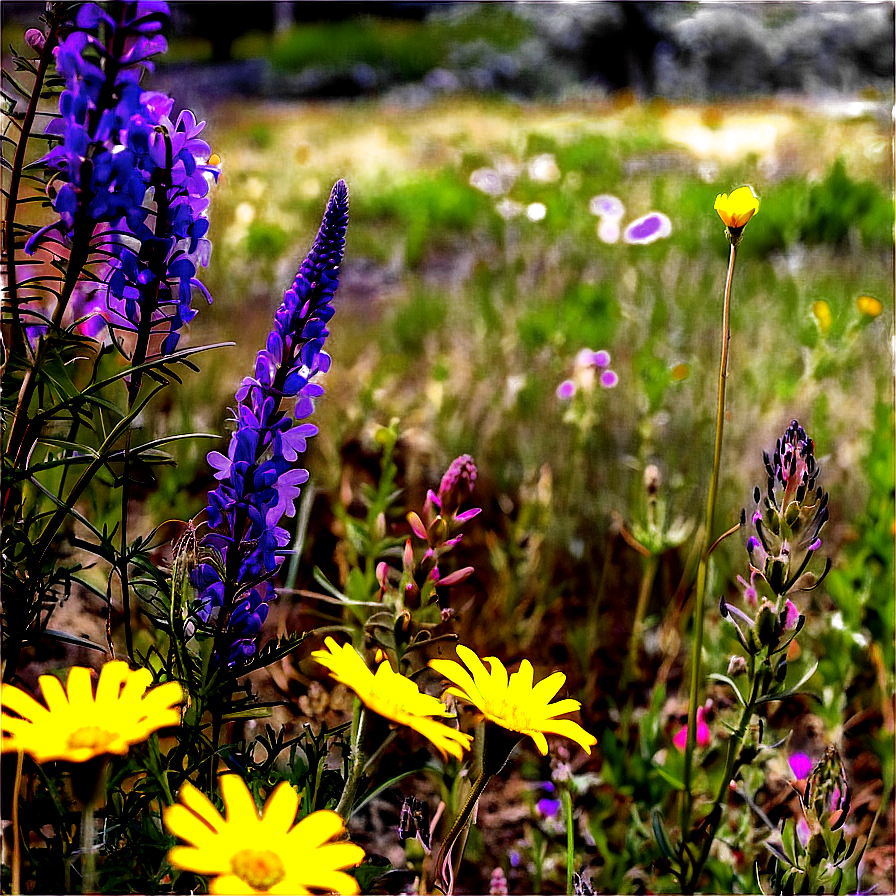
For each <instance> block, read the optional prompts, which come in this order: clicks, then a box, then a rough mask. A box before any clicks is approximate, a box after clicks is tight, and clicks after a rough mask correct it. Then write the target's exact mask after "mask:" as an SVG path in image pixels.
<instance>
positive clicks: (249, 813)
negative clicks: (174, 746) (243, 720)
mask: <svg viewBox="0 0 896 896" xmlns="http://www.w3.org/2000/svg"><path fill="white" fill-rule="evenodd" d="M219 784H220V787H221V794H222V797H223V799H224V802H225V805H226V806H227V820H226V822H224V820H223V819H222V818H221V816H220V814H219V813H218V810H217V809H215V807H214V806H213V805H212V803H211V801H210V800H209V799H208V798H207V797H204V796H203V797H199V796H197V795H198V793H199V792H198V791H197V790H196V789H195V788H194V787H192V785H184V787H183V788H182V789H181V792H180V799H181V801H184V800H185V799H186V800H188V801H189V805H183V804H178V805H175V806H173V807H171V808H170V809H167V810H165V812H163V816H162V817H163V821H164V824H165V827H166V828H167V829H168V830H169V831H171V832H172V833H173V834H175V835H176V836H178V837H180V838H181V839H184V840H187V841H188V842H192V844H193V845H192V846H188V847H183V846H177V847H174V848H173V849H172V850H170V852H169V853H168V860H169V861H170V862H171V864H172V865H174V866H175V867H177V868H183V869H185V870H188V871H195V872H197V873H200V874H205V875H208V876H210V877H212V878H213V879H212V880H211V881H210V882H209V887H208V890H209V892H210V893H227V894H230V893H296V894H303V893H308V892H309V888H315V889H317V888H324V889H326V890H330V891H335V892H339V893H357V892H358V885H357V882H356V881H354V879H353V878H351V877H350V876H349V875H347V874H345V873H344V869H346V868H349V867H352V866H354V865H357V864H358V863H360V862H361V861H362V860H363V858H364V850H363V849H361V847H359V846H355V845H354V844H351V843H348V842H336V843H333V842H330V841H332V840H333V839H334V838H340V837H343V836H345V826H344V824H343V821H342V819H341V818H340V817H339V816H338V815H337V814H336V813H335V812H331V811H322V812H315V813H312V814H311V815H309V816H307V817H306V818H303V819H302V820H301V821H300V822H298V824H295V825H293V824H292V817H291V816H294V814H295V810H296V808H297V807H298V803H299V798H298V795H297V794H296V792H295V790H293V788H292V787H290V785H289V784H286V783H285V782H284V783H281V784H279V785H277V787H276V788H275V789H274V792H273V793H272V794H271V795H270V797H269V798H268V800H267V802H266V803H265V806H264V808H263V810H262V813H261V816H260V817H259V813H258V810H257V808H256V806H255V801H254V800H253V799H252V795H251V793H250V792H249V788H248V787H247V786H246V785H245V783H244V782H243V780H242V779H241V778H239V776H237V775H224V776H223V777H222V778H221V779H220V781H219ZM175 810H180V811H175ZM205 822H208V823H209V825H210V826H209V827H205V826H204V823H205ZM199 825H203V827H201V828H200V827H198V826H199Z"/></svg>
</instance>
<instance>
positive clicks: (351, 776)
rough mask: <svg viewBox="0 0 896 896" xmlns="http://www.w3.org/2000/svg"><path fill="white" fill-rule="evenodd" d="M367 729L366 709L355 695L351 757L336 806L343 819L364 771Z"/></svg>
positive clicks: (349, 815)
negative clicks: (364, 745)
mask: <svg viewBox="0 0 896 896" xmlns="http://www.w3.org/2000/svg"><path fill="white" fill-rule="evenodd" d="M366 731H367V710H366V709H365V708H364V704H363V703H362V702H361V701H360V700H359V699H358V698H357V697H355V710H354V718H353V720H352V758H351V765H350V766H349V771H348V778H346V781H345V787H344V788H343V790H342V796H341V797H340V798H339V804H338V805H337V806H336V814H337V815H339V816H340V818H342V820H343V821H346V822H347V821H348V820H349V819H350V818H351V816H352V809H353V808H354V805H355V795H356V794H357V792H358V785H359V784H360V783H361V778H362V777H363V773H364V764H365V762H366V757H365V756H364V748H363V743H364V734H365V733H366Z"/></svg>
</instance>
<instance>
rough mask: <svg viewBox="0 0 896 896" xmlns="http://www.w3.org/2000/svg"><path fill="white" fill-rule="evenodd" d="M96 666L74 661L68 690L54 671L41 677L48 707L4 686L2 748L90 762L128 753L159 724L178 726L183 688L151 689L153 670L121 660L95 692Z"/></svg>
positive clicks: (106, 669) (45, 758)
mask: <svg viewBox="0 0 896 896" xmlns="http://www.w3.org/2000/svg"><path fill="white" fill-rule="evenodd" d="M92 673H93V670H92V669H88V668H86V667H84V666H73V667H72V668H71V669H70V670H69V673H68V684H67V691H66V690H65V689H64V688H63V687H62V682H61V681H59V679H58V678H56V677H55V676H53V675H41V676H40V678H39V679H38V682H39V683H40V688H41V691H42V692H43V697H44V702H45V703H46V706H43V705H42V704H40V703H38V702H37V701H36V700H35V699H34V698H33V697H31V696H30V695H29V694H27V693H26V692H25V691H23V690H21V689H20V688H17V687H15V686H14V685H4V686H3V689H2V691H0V704H2V706H3V708H4V710H11V711H12V712H13V713H15V714H16V715H14V716H13V715H9V714H8V713H7V712H5V711H4V712H3V713H2V716H0V718H2V739H0V752H3V753H7V752H12V751H19V750H21V751H24V752H25V753H28V754H29V755H30V756H32V757H33V758H34V760H35V762H50V761H52V760H56V759H67V760H68V761H69V762H86V761H87V760H88V759H93V758H94V757H96V756H101V755H103V754H105V753H114V754H116V755H118V756H123V755H124V754H125V753H127V751H128V749H129V747H130V746H131V745H132V744H136V743H139V742H140V741H144V740H146V739H147V738H148V737H149V736H150V734H152V733H153V732H154V731H157V730H158V729H159V728H165V727H167V726H169V725H179V724H180V721H181V716H180V709H179V708H178V705H177V704H179V703H180V701H181V700H183V690H182V689H181V686H180V685H179V684H178V683H177V682H176V681H169V682H166V683H165V684H162V685H159V686H158V687H156V688H153V689H152V690H151V691H148V692H147V688H148V687H149V686H150V684H152V673H151V672H150V671H149V669H137V670H136V671H132V670H131V669H130V668H129V667H128V664H127V663H125V662H123V661H122V660H113V661H112V662H109V663H106V665H105V666H103V668H102V670H101V672H100V676H99V682H98V683H97V686H96V696H95V697H94V693H93V684H92V682H91V675H92Z"/></svg>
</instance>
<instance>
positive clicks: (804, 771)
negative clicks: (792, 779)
mask: <svg viewBox="0 0 896 896" xmlns="http://www.w3.org/2000/svg"><path fill="white" fill-rule="evenodd" d="M787 761H788V762H789V763H790V770H791V771H792V772H793V774H794V775H795V776H796V778H797V780H799V781H804V780H805V779H806V778H808V777H809V772H811V771H812V765H813V762H812V759H811V758H810V757H809V756H808V755H807V754H806V753H791V754H790V756H789V757H788V758H787Z"/></svg>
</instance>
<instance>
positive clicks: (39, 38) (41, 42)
mask: <svg viewBox="0 0 896 896" xmlns="http://www.w3.org/2000/svg"><path fill="white" fill-rule="evenodd" d="M25 43H26V44H28V46H29V47H31V49H32V50H34V52H35V53H42V52H43V49H44V47H45V46H46V43H47V37H46V35H45V34H44V33H43V31H41V30H40V29H39V28H29V29H28V30H27V31H26V32H25Z"/></svg>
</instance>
